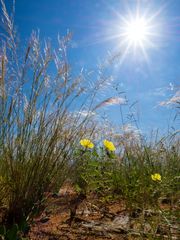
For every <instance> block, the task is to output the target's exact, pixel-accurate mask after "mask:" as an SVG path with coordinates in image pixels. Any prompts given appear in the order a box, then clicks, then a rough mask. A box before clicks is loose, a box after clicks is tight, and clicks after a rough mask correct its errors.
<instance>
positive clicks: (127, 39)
mask: <svg viewBox="0 0 180 240" xmlns="http://www.w3.org/2000/svg"><path fill="white" fill-rule="evenodd" d="M155 17H157V14H154V15H147V14H142V13H140V12H139V11H137V12H136V13H135V15H134V14H133V13H132V12H131V13H130V14H128V15H126V16H122V15H121V16H120V18H119V23H118V26H117V25H116V26H117V27H116V39H117V40H118V42H119V43H118V44H117V48H119V49H122V50H123V51H122V52H123V54H122V59H121V60H122V61H123V60H124V58H125V57H126V56H127V55H129V53H134V54H135V55H136V56H137V55H141V56H143V57H144V58H145V60H146V61H147V62H149V58H148V50H149V49H150V48H157V44H156V40H157V39H158V37H159V32H158V27H157V24H156V23H157V22H156V21H155V20H156V19H155Z"/></svg>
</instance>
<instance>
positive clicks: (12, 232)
mask: <svg viewBox="0 0 180 240" xmlns="http://www.w3.org/2000/svg"><path fill="white" fill-rule="evenodd" d="M17 233H18V225H17V224H14V225H13V226H12V228H11V229H9V230H8V231H7V233H6V239H7V240H16V239H17Z"/></svg>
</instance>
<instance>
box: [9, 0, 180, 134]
mask: <svg viewBox="0 0 180 240" xmlns="http://www.w3.org/2000/svg"><path fill="white" fill-rule="evenodd" d="M5 2H7V3H8V6H10V5H9V3H10V0H7V1H5ZM137 11H138V12H137ZM139 19H141V20H142V22H140V26H139V25H138V26H139V27H138V29H137V31H138V34H142V33H141V32H140V31H144V33H143V34H144V35H141V36H139V35H138V36H136V34H137V32H134V27H135V25H133V24H134V23H135V22H138V21H139ZM15 22H16V25H17V27H18V32H19V34H20V37H21V39H22V40H23V41H26V40H27V39H28V37H29V36H30V33H31V31H32V29H35V30H37V29H39V30H40V34H41V38H42V39H43V38H46V37H49V38H50V39H52V42H55V40H56V39H57V34H60V35H62V36H63V35H65V34H66V32H67V30H69V31H71V32H72V33H73V40H72V49H71V51H70V54H69V55H70V56H69V57H70V62H71V63H72V65H73V67H74V70H75V71H78V70H79V69H81V68H83V69H86V70H87V71H88V70H89V71H90V70H91V69H96V68H97V65H98V64H100V63H101V62H103V61H104V60H105V59H107V58H108V56H109V55H108V54H109V52H110V53H111V54H116V53H117V54H120V58H119V59H117V61H116V62H115V63H114V64H112V66H110V67H109V70H108V73H110V74H112V76H113V79H114V80H113V83H112V85H114V86H115V87H116V86H118V90H119V91H120V92H125V94H123V95H122V97H125V96H126V97H127V99H128V103H129V104H128V106H122V107H121V109H122V112H123V114H124V121H125V122H126V114H127V113H128V109H129V105H131V104H133V103H134V102H136V104H135V105H134V108H132V109H131V110H132V111H133V112H134V113H135V114H136V117H137V118H138V125H139V127H140V129H141V130H142V131H143V132H144V133H148V132H149V131H151V130H152V129H157V128H159V129H160V131H165V130H166V129H167V128H168V127H171V126H176V128H178V122H176V123H173V121H172V119H173V116H174V111H173V110H172V108H171V107H170V105H169V104H168V105H164V104H160V103H162V102H164V101H166V100H168V99H169V98H171V97H173V95H174V94H175V91H178V89H177V87H178V86H180V1H179V0H163V1H162V0H141V1H140V0H139V1H136V0H129V1H128V0H29V1H28V0H17V1H16V15H15ZM131 28H133V29H131ZM140 28H141V29H140ZM134 35H135V36H134ZM104 93H105V94H104V95H103V96H101V97H100V100H103V99H106V98H108V97H113V96H117V92H116V90H114V91H112V90H111V91H110V90H109V88H107V90H106V92H104ZM160 105H163V106H160ZM100 111H101V113H102V112H105V114H106V115H107V116H108V118H109V119H110V120H112V121H113V122H114V123H116V124H118V123H121V120H120V119H121V117H120V111H119V106H117V105H111V106H108V107H105V108H103V109H101V110H100Z"/></svg>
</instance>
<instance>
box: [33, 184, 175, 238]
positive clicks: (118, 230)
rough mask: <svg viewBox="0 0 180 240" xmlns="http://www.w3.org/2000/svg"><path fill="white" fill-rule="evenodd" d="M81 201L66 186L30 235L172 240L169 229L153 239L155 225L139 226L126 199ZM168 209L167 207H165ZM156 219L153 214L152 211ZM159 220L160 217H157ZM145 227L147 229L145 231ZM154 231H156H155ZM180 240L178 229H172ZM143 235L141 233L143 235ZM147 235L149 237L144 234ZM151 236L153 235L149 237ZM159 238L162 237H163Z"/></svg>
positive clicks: (37, 220)
mask: <svg viewBox="0 0 180 240" xmlns="http://www.w3.org/2000/svg"><path fill="white" fill-rule="evenodd" d="M77 201H78V194H77V193H76V192H75V191H74V189H73V187H72V186H71V185H69V184H65V185H64V186H63V187H62V188H61V189H60V192H59V194H57V195H56V194H54V195H53V194H51V195H50V196H49V197H48V201H47V204H46V207H45V210H44V211H43V212H42V214H41V215H40V216H39V217H37V218H36V219H35V220H34V223H33V224H32V226H31V231H30V233H29V238H30V239H31V240H93V239H97V240H103V239H104V240H107V239H114V240H126V239H127V240H133V239H158V240H159V239H168V238H166V237H168V232H167V226H164V225H162V226H164V227H161V232H160V233H158V231H157V235H156V236H155V238H149V237H148V236H150V235H151V237H152V235H153V234H152V230H153V228H152V226H151V225H150V224H149V223H143V224H140V223H139V219H140V218H141V216H139V215H138V214H139V213H138V212H137V213H135V215H137V216H132V215H130V213H129V212H128V211H127V209H126V208H125V204H124V203H123V201H122V200H120V199H119V200H118V199H117V200H114V201H108V202H102V200H100V198H98V197H97V196H95V195H91V196H88V197H87V198H86V199H84V200H81V201H79V202H77ZM74 204H76V206H77V210H76V215H75V217H74V218H73V219H71V220H72V221H70V216H71V212H72V210H73V209H74V208H73V206H74ZM166 207H168V206H166V205H164V208H166ZM148 214H150V215H152V217H153V215H154V214H153V211H152V212H148V211H147V215H148ZM155 217H156V216H155ZM142 226H143V228H142ZM153 231H154V230H153ZM172 231H175V235H174V234H173V236H174V238H172V239H178V237H177V227H175V228H174V229H171V232H172ZM140 232H141V234H139V233H140ZM144 233H145V234H144ZM148 234H150V235H148ZM163 235H164V237H165V238H164V237H163V238H161V237H160V238H159V237H158V236H163Z"/></svg>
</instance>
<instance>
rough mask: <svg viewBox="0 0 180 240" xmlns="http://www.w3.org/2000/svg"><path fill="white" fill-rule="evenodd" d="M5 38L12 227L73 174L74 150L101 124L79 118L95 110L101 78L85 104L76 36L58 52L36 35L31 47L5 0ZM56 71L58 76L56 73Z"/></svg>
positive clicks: (2, 73) (5, 167)
mask: <svg viewBox="0 0 180 240" xmlns="http://www.w3.org/2000/svg"><path fill="white" fill-rule="evenodd" d="M1 9H2V13H3V14H2V19H1V21H2V24H3V26H4V32H3V40H2V41H1V42H0V56H1V58H0V64H1V67H0V77H1V78H0V87H1V96H0V112H1V115H0V159H1V161H0V176H1V178H2V179H3V181H1V182H0V207H2V206H5V207H6V217H5V219H4V221H5V220H6V221H7V222H8V224H12V223H14V222H17V223H18V222H20V221H21V220H22V218H23V217H24V216H25V217H26V218H28V217H30V216H31V214H32V212H33V211H34V208H35V207H36V206H37V205H38V204H40V203H41V200H42V199H43V196H44V192H46V191H49V190H51V191H52V190H55V189H58V188H59V187H60V185H61V184H62V182H63V181H64V179H66V177H67V176H68V173H69V171H71V165H72V164H71V160H72V153H73V150H74V148H75V147H76V146H77V143H78V142H79V139H82V138H83V137H84V136H85V134H86V136H88V137H91V135H92V134H93V133H94V131H95V129H96V126H95V123H94V122H93V121H92V119H90V118H89V116H88V115H87V116H85V117H84V118H83V119H82V118H81V115H80V114H76V115H75V114H74V112H72V109H74V111H76V112H81V111H82V109H83V108H84V105H85V103H86V109H87V111H90V112H91V111H92V106H93V103H94V99H95V96H96V94H97V93H96V92H97V91H98V86H99V85H100V83H101V82H102V81H104V79H103V80H102V81H101V80H99V82H98V84H95V86H94V87H93V88H91V93H89V94H88V95H87V98H86V101H87V100H88V101H89V105H88V104H87V102H82V104H81V105H80V106H79V102H81V100H80V97H81V95H82V94H84V90H83V89H84V87H83V80H84V78H83V75H82V73H80V74H79V75H78V76H75V77H74V78H73V77H72V76H73V75H72V74H71V68H70V66H69V63H68V54H67V49H68V45H69V42H70V40H71V33H68V34H67V36H65V37H62V38H60V37H59V36H58V47H57V49H54V48H53V47H52V46H51V43H50V41H45V43H44V44H42V42H41V40H40V34H39V32H35V31H33V32H32V34H31V36H30V39H29V41H28V43H27V46H26V47H24V49H22V43H20V40H19V39H17V35H16V31H15V27H14V19H13V18H12V17H10V16H9V14H8V12H7V9H6V6H5V4H4V1H3V0H1ZM52 69H53V73H52Z"/></svg>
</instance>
